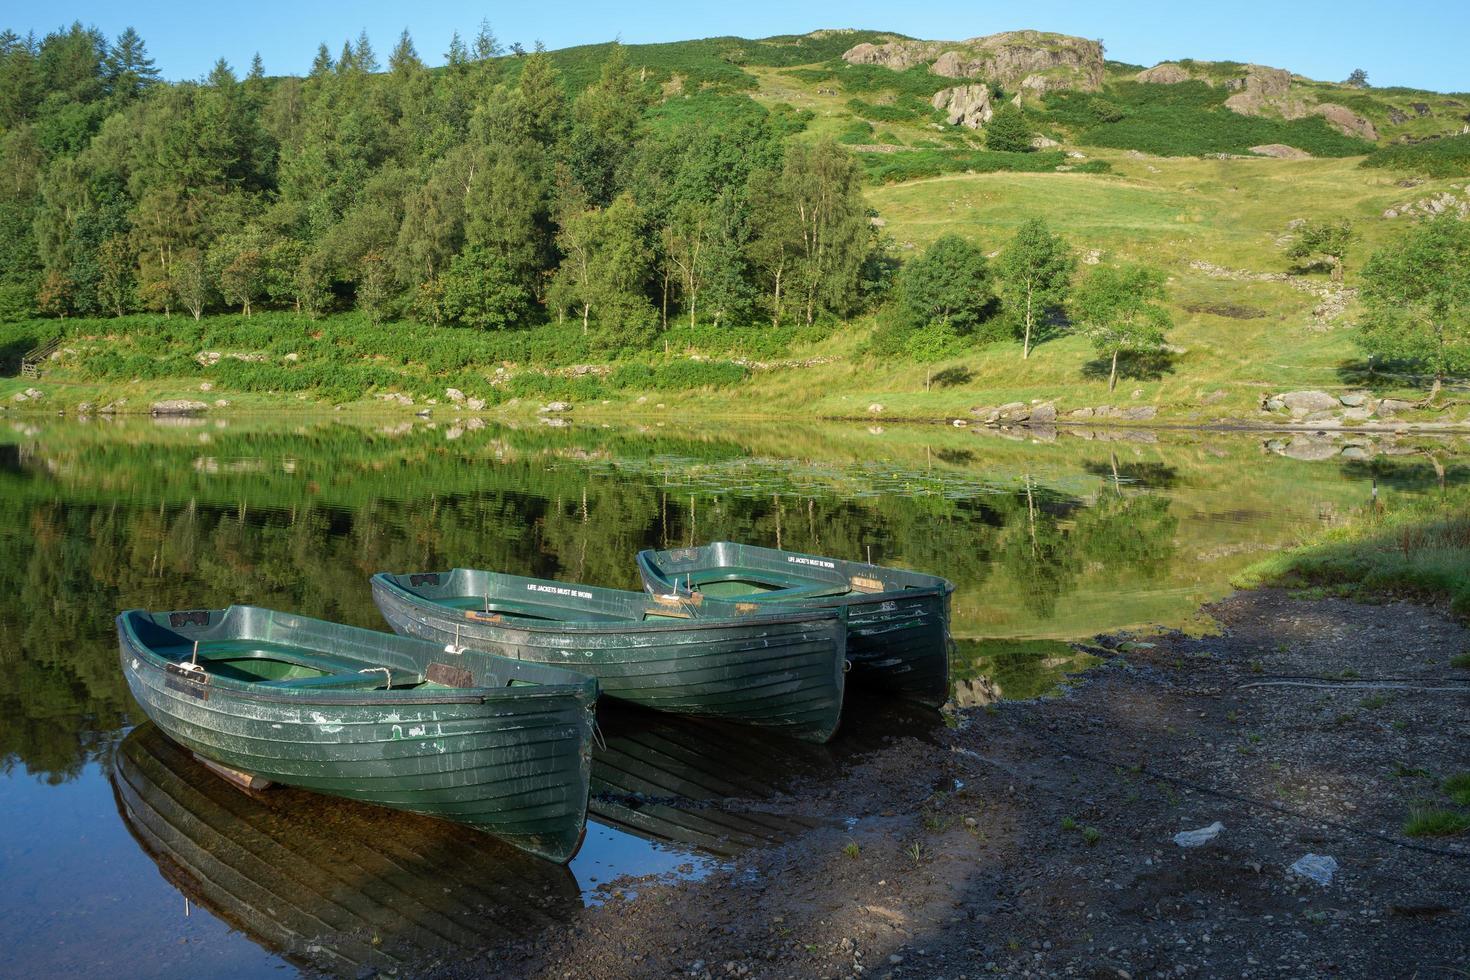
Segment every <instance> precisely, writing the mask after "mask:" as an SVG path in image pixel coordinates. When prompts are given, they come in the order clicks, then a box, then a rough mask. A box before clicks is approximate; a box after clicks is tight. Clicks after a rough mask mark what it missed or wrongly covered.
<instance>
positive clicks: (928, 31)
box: [0, 0, 1470, 91]
mask: <svg viewBox="0 0 1470 980" xmlns="http://www.w3.org/2000/svg"><path fill="white" fill-rule="evenodd" d="M482 18H486V19H488V20H489V21H490V24H491V26H492V27H493V28H494V30H495V32H496V34H497V35H499V37H500V38H501V40H502V41H505V42H507V43H508V42H510V41H521V42H522V43H524V44H525V45H526V46H527V47H530V45H531V43H532V42H533V41H535V40H537V39H539V40H541V41H543V42H544V43H545V44H546V45H547V46H548V47H552V48H559V47H566V46H568V45H573V44H585V43H590V42H597V41H606V40H610V39H612V38H614V37H621V38H622V39H623V40H624V41H628V42H649V41H675V40H684V39H687V38H694V37H709V36H713V35H721V34H737V35H741V36H744V37H761V36H766V35H770V34H788V33H802V32H805V31H809V30H814V29H816V28H819V27H868V28H876V29H882V30H894V31H900V32H902V33H905V34H910V35H913V36H916V37H925V38H945V39H956V38H964V37H973V36H975V35H979V34H992V33H995V32H996V31H1003V30H1013V29H1017V28H1023V27H1034V28H1039V29H1042V30H1051V31H1061V32H1064V33H1067V34H1080V35H1083V36H1086V37H1092V38H1101V39H1102V40H1103V42H1104V43H1105V44H1106V45H1107V49H1108V56H1109V57H1111V58H1116V59H1118V60H1121V61H1132V62H1137V63H1139V64H1144V65H1152V64H1154V63H1155V62H1158V61H1162V60H1166V59H1169V58H1180V57H1194V58H1205V59H1232V60H1239V61H1244V60H1250V61H1256V62H1260V63H1263V64H1269V65H1275V66H1278V67H1282V68H1289V69H1291V70H1292V71H1295V72H1299V73H1301V74H1304V75H1308V76H1311V77H1314V78H1322V79H1327V80H1340V79H1342V78H1345V77H1346V76H1347V74H1348V72H1350V71H1351V70H1352V69H1354V68H1358V67H1361V68H1364V69H1366V70H1367V71H1368V75H1369V78H1370V80H1371V81H1372V82H1373V83H1374V84H1376V85H1412V86H1416V87H1422V88H1431V89H1437V90H1440V91H1470V59H1467V58H1466V57H1465V56H1464V53H1463V52H1464V45H1465V40H1466V37H1467V36H1470V2H1466V0H1458V2H1454V0H1444V2H1424V3H1394V4H1389V3H1364V2H1354V0H1337V2H1332V3H1323V2H1314V0H1312V2H1298V0H1274V2H1256V0H1237V2H1223V0H1208V2H1200V0H1195V2H1190V3H1178V2H1175V3H1161V2H1149V3H1126V4H1103V3H1098V2H1096V0H1093V2H1060V0H1033V2H1028V3H1024V4H1021V3H1017V4H980V3H976V2H975V0H966V2H952V0H925V2H923V3H922V4H912V5H910V4H903V3H894V2H893V0H888V2H885V3H873V2H866V0H849V2H843V3H831V2H829V3H803V2H799V0H784V2H770V0H743V2H737V3H729V2H722V3H718V4H700V3H690V2H687V0H685V2H681V3H669V2H663V0H641V2H632V3H620V4H605V3H565V2H562V3H558V2H551V0H544V2H541V3H536V4H526V3H519V4H484V3H481V4H474V3H465V2H449V3H418V4H405V3H402V2H394V3H390V2H385V0H360V2H356V3H340V4H338V3H312V2H310V0H298V2H295V3H286V2H281V0H257V2H246V3H236V4H221V3H210V2H208V0H205V2H199V0H193V2H187V3H186V2H183V0H158V2H132V3H128V2H116V0H113V2H95V0H80V2H72V3H65V4H54V3H37V2H34V0H14V2H10V3H6V4H5V5H4V8H3V9H0V25H3V26H8V27H11V28H12V29H17V30H19V31H20V32H21V33H24V32H25V31H26V30H35V31H36V32H37V33H38V34H43V33H45V32H47V31H49V30H52V29H54V28H56V27H58V26H60V25H61V24H63V23H70V22H71V21H72V20H81V21H82V22H83V23H85V24H95V25H96V26H98V27H99V28H101V29H102V30H103V31H104V32H106V33H107V34H108V35H109V36H115V35H116V34H117V33H118V32H119V31H121V30H122V29H123V28H124V27H127V26H128V25H132V26H134V27H136V28H137V29H138V31H139V32H140V33H141V34H142V35H143V38H144V40H145V41H147V43H148V48H149V50H150V52H151V53H152V54H153V57H154V58H155V59H156V60H157V62H158V66H159V67H160V68H161V69H162V70H163V72H164V74H165V76H166V77H168V78H197V77H199V76H201V75H203V74H204V73H205V72H206V71H208V70H209V67H210V65H211V64H213V62H214V60H215V59H216V58H218V57H221V56H223V57H224V58H226V59H227V60H228V61H229V62H230V63H231V64H233V65H235V66H237V67H241V66H244V65H247V64H248V63H249V61H250V57H251V55H252V54H253V53H255V52H256V51H259V52H260V55H261V57H262V58H263V59H264V61H265V66H266V70H267V71H268V72H269V73H271V74H291V73H304V72H305V71H306V69H307V67H308V66H309V65H310V63H311V58H312V56H313V54H315V52H316V46H317V42H318V41H326V42H327V43H328V44H329V45H330V46H331V48H332V50H333V51H334V52H335V51H337V50H339V49H340V48H341V46H342V41H343V39H344V38H347V37H356V36H357V33H358V31H360V30H362V29H364V28H366V29H367V31H368V35H369V36H370V37H371V38H372V40H373V44H374V46H375V47H376V48H377V49H378V52H379V54H380V56H382V57H386V55H387V52H388V50H389V49H390V48H391V47H392V45H393V42H394V41H395V40H396V39H397V37H398V33H399V31H401V30H402V29H403V28H405V27H407V28H408V29H409V30H410V32H411V33H412V34H413V37H414V41H415V43H416V45H417V46H418V49H419V53H420V54H421V55H423V56H424V58H425V59H426V60H427V61H429V62H430V63H431V64H436V63H439V62H440V61H442V54H443V51H444V50H445V48H446V47H447V46H448V43H449V36H450V33H451V32H452V31H453V30H455V29H458V30H459V31H460V32H461V33H462V34H466V35H469V34H473V33H474V31H475V28H476V26H477V25H478V24H479V22H480V20H481V19H482Z"/></svg>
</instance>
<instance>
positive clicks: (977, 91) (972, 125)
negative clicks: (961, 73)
mask: <svg viewBox="0 0 1470 980" xmlns="http://www.w3.org/2000/svg"><path fill="white" fill-rule="evenodd" d="M931 104H932V105H933V106H934V108H936V109H938V110H939V111H940V112H942V113H944V114H945V120H946V121H947V122H948V123H949V124H950V125H951V126H964V127H965V128H967V129H979V128H980V127H981V126H984V125H985V124H986V123H988V122H990V120H991V118H992V117H993V116H994V115H995V107H994V106H992V105H991V103H990V89H989V87H987V86H985V85H957V86H955V87H954V88H947V89H943V90H941V91H939V92H936V93H934V99H933V101H932V103H931Z"/></svg>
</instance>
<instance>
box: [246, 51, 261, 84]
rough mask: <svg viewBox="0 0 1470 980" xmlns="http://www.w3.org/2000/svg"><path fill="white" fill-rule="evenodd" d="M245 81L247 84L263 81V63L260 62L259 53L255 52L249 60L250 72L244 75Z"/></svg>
mask: <svg viewBox="0 0 1470 980" xmlns="http://www.w3.org/2000/svg"><path fill="white" fill-rule="evenodd" d="M245 80H246V81H247V82H262V81H265V62H264V61H261V60H260V52H259V51H257V52H255V55H254V56H253V57H251V59H250V71H249V72H248V73H247V74H246V75H245Z"/></svg>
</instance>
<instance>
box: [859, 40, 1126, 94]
mask: <svg viewBox="0 0 1470 980" xmlns="http://www.w3.org/2000/svg"><path fill="white" fill-rule="evenodd" d="M842 58H843V60H844V61H846V62H847V63H848V64H851V65H882V66H883V67H885V68H891V69H893V70H894V71H907V70H908V69H910V68H913V67H914V66H916V65H921V64H927V65H929V70H930V71H932V72H933V73H934V74H936V75H941V76H943V77H945V78H977V79H984V80H985V81H987V82H990V83H992V84H995V85H999V86H1000V87H1002V88H1005V89H1017V90H1022V89H1024V90H1026V91H1030V92H1045V91H1050V90H1052V89H1060V88H1067V89H1082V90H1084V91H1089V92H1091V91H1096V90H1097V89H1099V88H1101V87H1102V80H1103V50H1102V44H1101V43H1100V42H1098V41H1091V40H1088V39H1086V38H1081V37H1071V36H1069V35H1066V34H1049V33H1047V32H1045V31H1007V32H1005V33H1003V34H991V35H989V36H987V37H976V38H970V39H969V40H967V41H889V42H887V43H886V44H859V45H857V46H856V47H854V48H852V49H850V50H849V51H847V53H846V54H844V55H843V56H842Z"/></svg>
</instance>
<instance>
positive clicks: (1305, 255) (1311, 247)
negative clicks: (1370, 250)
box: [1286, 218, 1356, 282]
mask: <svg viewBox="0 0 1470 980" xmlns="http://www.w3.org/2000/svg"><path fill="white" fill-rule="evenodd" d="M1355 237H1356V236H1355V235H1354V234H1353V223H1352V222H1351V221H1348V220H1347V219H1346V218H1343V219H1342V220H1340V221H1317V220H1308V221H1306V222H1305V223H1303V224H1302V225H1299V226H1298V227H1297V230H1296V235H1295V236H1294V237H1293V238H1292V240H1291V242H1290V243H1289V244H1288V245H1287V246H1286V254H1287V256H1289V257H1290V258H1293V259H1296V260H1298V261H1301V260H1303V259H1317V258H1321V259H1326V260H1327V264H1328V265H1329V266H1331V268H1332V279H1333V281H1334V282H1342V261H1343V259H1344V258H1345V257H1346V255H1347V251H1348V248H1349V247H1350V246H1351V245H1352V243H1353V240H1354V239H1355Z"/></svg>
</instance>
